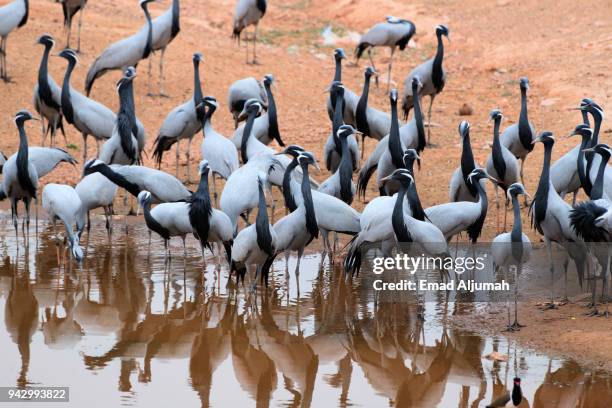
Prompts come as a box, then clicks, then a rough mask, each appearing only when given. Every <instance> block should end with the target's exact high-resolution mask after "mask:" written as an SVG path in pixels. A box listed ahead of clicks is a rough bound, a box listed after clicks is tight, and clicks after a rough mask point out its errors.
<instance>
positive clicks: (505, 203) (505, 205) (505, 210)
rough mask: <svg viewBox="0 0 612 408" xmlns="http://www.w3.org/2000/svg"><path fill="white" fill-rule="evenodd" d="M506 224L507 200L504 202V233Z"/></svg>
mask: <svg viewBox="0 0 612 408" xmlns="http://www.w3.org/2000/svg"><path fill="white" fill-rule="evenodd" d="M507 223H508V199H507V198H506V199H505V200H504V232H506V225H507Z"/></svg>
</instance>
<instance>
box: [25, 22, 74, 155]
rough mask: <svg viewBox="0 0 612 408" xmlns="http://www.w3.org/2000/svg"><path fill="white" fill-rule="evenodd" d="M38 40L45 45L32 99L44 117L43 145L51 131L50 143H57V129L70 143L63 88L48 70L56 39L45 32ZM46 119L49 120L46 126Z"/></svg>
mask: <svg viewBox="0 0 612 408" xmlns="http://www.w3.org/2000/svg"><path fill="white" fill-rule="evenodd" d="M37 42H38V44H41V45H44V47H45V50H44V51H43V56H42V58H41V60H40V66H39V68H38V82H37V83H36V85H35V86H34V97H33V101H32V102H33V105H34V108H35V109H36V112H38V114H39V115H40V116H41V119H42V120H41V125H42V142H41V145H42V146H43V147H44V146H45V139H46V137H47V134H48V133H50V134H51V143H50V145H51V147H53V146H54V145H55V132H56V131H57V129H60V130H61V131H62V133H63V135H64V142H66V144H68V142H67V140H66V133H65V132H64V125H63V123H62V110H61V104H62V88H60V86H59V85H57V83H55V81H54V80H53V78H52V77H51V75H50V74H49V70H48V62H49V54H50V53H51V49H52V48H53V45H54V44H55V41H54V40H53V37H51V36H50V35H48V34H43V35H41V36H40V37H38V41H37ZM45 120H46V121H47V123H46V127H45Z"/></svg>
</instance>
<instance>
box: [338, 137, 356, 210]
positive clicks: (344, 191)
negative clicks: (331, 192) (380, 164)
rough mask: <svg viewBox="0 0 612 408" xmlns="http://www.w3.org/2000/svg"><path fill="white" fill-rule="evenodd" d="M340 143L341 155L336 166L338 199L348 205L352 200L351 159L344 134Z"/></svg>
mask: <svg viewBox="0 0 612 408" xmlns="http://www.w3.org/2000/svg"><path fill="white" fill-rule="evenodd" d="M340 145H341V147H342V150H341V151H342V157H341V159H340V165H339V167H338V172H339V176H340V199H341V200H342V201H344V202H345V203H347V204H349V205H350V204H351V203H352V202H353V191H352V181H353V180H352V178H353V160H352V158H351V152H350V151H349V147H348V140H347V137H346V136H343V137H341V138H340Z"/></svg>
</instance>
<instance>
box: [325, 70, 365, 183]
mask: <svg viewBox="0 0 612 408" xmlns="http://www.w3.org/2000/svg"><path fill="white" fill-rule="evenodd" d="M329 91H330V95H331V100H332V101H333V103H334V116H333V119H332V131H331V134H330V135H329V137H328V138H327V141H326V142H325V146H323V159H324V160H325V167H326V168H327V170H329V171H331V172H332V173H333V172H335V171H336V170H337V169H338V166H339V165H340V160H341V159H342V146H341V145H340V139H339V138H338V129H339V128H340V126H342V125H343V124H347V123H346V122H345V120H344V118H343V117H342V116H343V115H342V110H343V109H342V106H343V105H345V98H344V96H345V94H346V89H345V87H344V85H342V83H341V82H335V81H334V82H333V83H332V85H331V86H330V89H329ZM348 147H349V151H350V153H351V158H352V162H353V169H356V168H357V167H358V165H359V145H358V144H357V139H355V137H354V136H353V137H349V139H348Z"/></svg>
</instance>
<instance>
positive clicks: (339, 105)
mask: <svg viewBox="0 0 612 408" xmlns="http://www.w3.org/2000/svg"><path fill="white" fill-rule="evenodd" d="M335 94H336V104H335V106H334V120H333V123H332V134H333V137H334V144H335V146H336V151H337V152H338V153H341V151H342V146H341V145H340V139H339V138H338V129H339V128H340V126H342V125H343V124H344V91H343V90H339V91H337V92H336V93H335Z"/></svg>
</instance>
